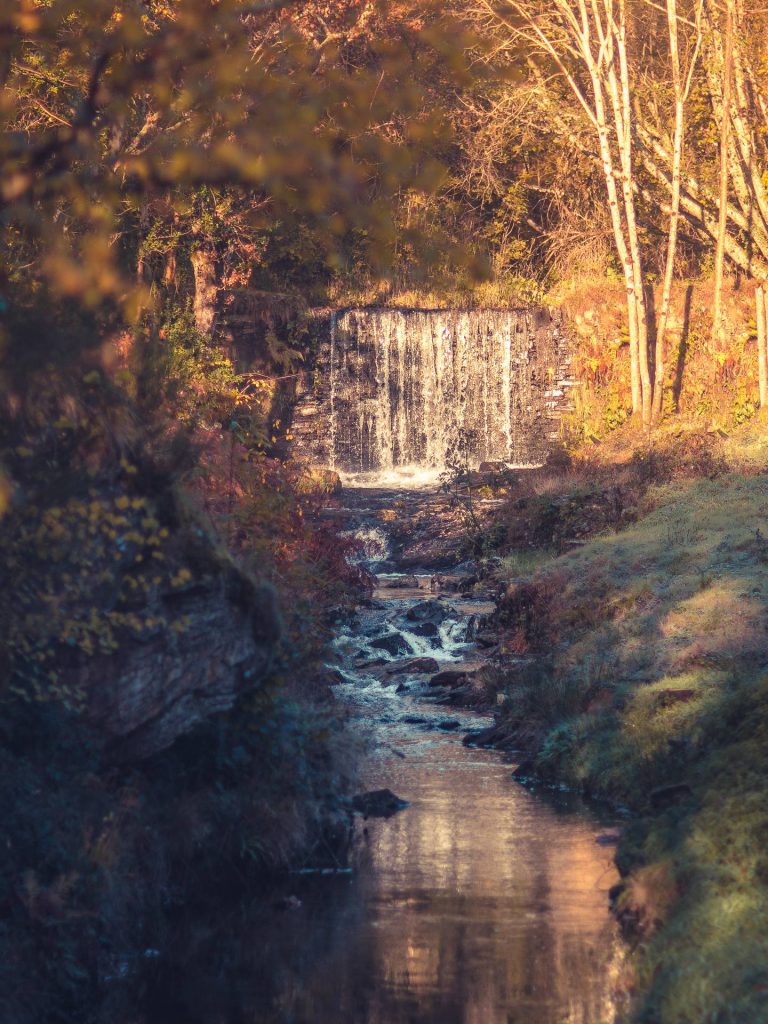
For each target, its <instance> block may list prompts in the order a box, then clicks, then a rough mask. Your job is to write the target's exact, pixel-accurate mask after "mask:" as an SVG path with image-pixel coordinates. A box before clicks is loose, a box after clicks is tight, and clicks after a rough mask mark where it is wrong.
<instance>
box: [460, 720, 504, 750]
mask: <svg viewBox="0 0 768 1024" xmlns="http://www.w3.org/2000/svg"><path fill="white" fill-rule="evenodd" d="M464 746H465V747H493V748H494V749H495V750H510V749H513V748H514V746H515V740H514V738H513V737H512V736H510V734H509V727H508V726H506V725H503V724H499V723H496V724H495V725H489V726H488V728H487V729H476V730H474V731H472V732H468V733H467V735H466V736H465V737H464Z"/></svg>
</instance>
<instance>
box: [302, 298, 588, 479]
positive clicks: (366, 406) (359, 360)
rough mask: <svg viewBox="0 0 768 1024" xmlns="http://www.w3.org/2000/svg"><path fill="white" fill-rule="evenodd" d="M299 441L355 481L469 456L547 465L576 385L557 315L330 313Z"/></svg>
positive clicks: (430, 467)
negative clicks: (569, 376) (455, 456)
mask: <svg viewBox="0 0 768 1024" xmlns="http://www.w3.org/2000/svg"><path fill="white" fill-rule="evenodd" d="M325 323H326V324H327V326H326V328H325V334H324V340H322V332H320V333H321V344H320V345H319V355H318V358H317V363H316V366H315V370H314V374H313V376H312V379H311V382H310V383H309V386H308V387H307V386H306V384H305V387H304V390H303V392H302V393H300V395H299V401H298V403H297V406H296V408H295V410H294V424H293V428H292V429H293V434H294V436H295V437H296V438H297V442H296V443H297V445H298V447H299V448H300V449H303V450H304V453H305V454H308V455H309V456H310V457H311V458H312V459H313V460H314V461H316V462H319V463H321V464H323V465H326V466H331V467H333V468H336V469H338V470H339V471H341V472H342V473H345V474H360V473H362V474H377V475H378V476H379V477H386V475H387V474H388V473H392V472H393V471H398V470H402V469H404V468H406V467H407V468H410V469H411V470H416V471H426V472H429V471H439V470H440V469H442V468H443V467H444V466H445V465H446V462H447V461H448V460H449V459H450V456H451V454H452V453H456V452H457V451H461V452H462V453H463V456H466V458H467V461H468V462H469V464H470V465H475V466H476V465H477V464H478V463H480V462H482V461H499V462H506V463H512V464H526V463H535V462H540V461H542V460H543V459H544V458H545V457H546V454H547V451H548V450H549V446H550V444H551V442H552V439H553V437H556V436H557V427H558V419H559V416H560V414H561V411H562V407H563V405H564V404H565V403H564V395H565V393H566V389H567V387H568V385H569V384H570V381H568V380H567V379H566V378H567V366H568V359H567V352H566V346H565V343H564V341H563V337H562V333H561V331H560V324H559V320H558V319H557V318H556V317H553V316H552V314H551V313H550V312H549V311H547V310H542V309H538V310H471V311H469V310H394V309H366V310H346V311H342V312H334V313H331V314H330V315H328V314H326V315H325Z"/></svg>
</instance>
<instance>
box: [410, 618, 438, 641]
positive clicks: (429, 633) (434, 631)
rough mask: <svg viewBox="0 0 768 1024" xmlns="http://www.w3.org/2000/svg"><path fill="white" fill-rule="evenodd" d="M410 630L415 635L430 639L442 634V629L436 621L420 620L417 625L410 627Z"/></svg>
mask: <svg viewBox="0 0 768 1024" xmlns="http://www.w3.org/2000/svg"><path fill="white" fill-rule="evenodd" d="M408 632H409V633H413V635H414V636H423V637H425V638H426V639H428V640H432V639H434V638H435V637H438V636H439V635H440V630H439V629H438V628H437V626H436V625H435V623H434V622H420V623H419V624H418V625H417V626H413V628H411V629H409V630H408Z"/></svg>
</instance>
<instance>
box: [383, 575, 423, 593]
mask: <svg viewBox="0 0 768 1024" xmlns="http://www.w3.org/2000/svg"><path fill="white" fill-rule="evenodd" d="M376 582H377V585H378V587H379V589H380V590H418V589H419V580H418V577H416V576H379V577H378V578H377V581H376Z"/></svg>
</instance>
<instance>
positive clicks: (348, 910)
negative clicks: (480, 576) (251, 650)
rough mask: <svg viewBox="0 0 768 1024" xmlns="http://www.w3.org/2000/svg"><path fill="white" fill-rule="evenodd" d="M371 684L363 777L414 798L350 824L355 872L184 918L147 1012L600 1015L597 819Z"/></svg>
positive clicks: (605, 925)
mask: <svg viewBox="0 0 768 1024" xmlns="http://www.w3.org/2000/svg"><path fill="white" fill-rule="evenodd" d="M373 696H375V697H376V699H375V700H374V699H370V701H369V702H368V705H367V710H368V711H371V712H373V711H374V710H375V711H376V713H377V714H378V715H379V716H381V717H383V718H384V719H387V718H389V719H390V721H389V722H387V721H385V722H384V724H383V725H382V726H380V727H379V739H380V746H379V748H378V752H377V755H376V756H375V757H374V758H373V759H372V762H371V764H370V766H369V769H368V774H369V781H370V783H371V785H376V786H389V787H390V788H391V789H392V790H394V791H395V792H396V793H397V794H398V795H399V796H401V797H403V798H405V799H407V800H408V801H409V802H410V806H409V807H408V808H407V809H405V810H403V811H401V812H399V813H398V814H396V815H395V816H393V817H392V818H389V819H387V820H381V819H376V820H369V821H367V822H365V823H363V822H361V823H360V825H359V829H360V844H359V850H358V853H357V858H356V864H355V868H354V871H353V872H352V873H351V874H347V875H344V874H342V875H326V876H317V875H313V876H307V875H296V876H295V884H293V885H292V886H290V887H289V888H288V889H286V890H284V892H285V893H287V894H289V895H290V896H292V897H295V900H291V901H290V904H294V903H296V902H297V901H300V903H301V905H300V906H295V908H294V909H271V910H269V911H265V910H264V909H263V907H261V906H259V905H258V904H257V905H256V906H254V907H253V908H249V907H248V906H247V905H246V906H243V907H242V908H239V909H238V910H237V911H235V912H230V913H229V915H228V917H227V918H225V919H223V920H220V921H217V922H216V923H215V925H213V926H211V925H210V924H209V925H206V926H201V925H199V924H198V925H197V931H195V929H191V930H187V931H185V933H184V935H183V941H182V942H181V945H180V947H179V960H178V962H176V963H172V964H168V965H166V967H165V968H164V969H162V970H161V972H160V977H159V978H158V979H157V981H158V988H156V989H155V991H154V993H153V994H151V995H150V1000H149V1003H150V1013H149V1016H148V1018H147V1020H148V1022H149V1024H160V1022H167V1024H171V1022H174V1024H182V1022H189V1024H192V1022H194V1024H198V1022H199V1024H235V1022H237V1024H240V1022H242V1024H245V1022H248V1024H257V1022H258V1024H261V1022H274V1024H512V1022H517V1024H566V1022H567V1024H608V1022H611V1021H613V1020H614V1010H613V999H612V995H613V993H612V988H613V980H614V977H615V975H616V973H617V970H618V966H619V962H620V957H621V946H620V943H619V940H618V938H617V936H616V932H615V926H614V923H613V921H612V920H611V918H610V916H609V913H608V902H607V892H608V889H609V888H610V886H611V885H612V884H613V883H614V882H615V880H616V875H615V869H614V868H613V866H612V849H611V848H610V847H605V846H602V845H600V844H599V843H597V842H596V837H597V836H598V835H599V834H600V833H602V832H604V831H605V829H606V826H607V825H609V824H610V821H608V820H606V819H604V818H603V819H602V820H600V818H599V817H598V816H597V815H596V813H595V812H594V811H593V810H589V809H586V808H584V806H583V805H581V804H580V803H579V802H578V801H576V800H575V798H572V797H568V796H567V795H565V794H558V795H557V796H555V797H552V796H551V795H538V794H534V793H530V792H528V791H527V790H526V789H524V788H523V787H521V786H519V785H517V784H516V783H514V782H513V781H512V780H511V778H510V766H509V765H506V764H504V763H502V761H501V760H500V758H499V756H498V755H496V754H494V753H490V752H485V751H478V750H473V749H471V748H466V747H463V746H462V744H461V741H460V738H459V737H458V736H457V735H456V734H454V733H451V734H444V733H442V732H437V731H423V730H424V728H425V727H424V726H418V725H408V724H405V723H402V722H401V721H398V719H400V718H401V717H402V715H403V714H404V713H405V711H410V712H411V713H413V712H414V711H415V710H417V708H416V707H415V706H413V705H411V706H408V705H405V706H401V704H400V701H401V698H397V701H398V704H397V705H396V708H395V709H393V707H392V705H393V703H394V701H395V699H396V698H394V696H390V695H388V694H381V693H379V694H374V695H372V697H373ZM408 703H409V704H410V702H408ZM387 708H388V709H389V710H387ZM393 711H394V713H393ZM427 714H428V715H429V717H430V718H431V719H432V721H435V720H437V719H439V717H440V716H441V715H442V717H443V718H448V717H449V716H448V714H447V712H437V713H436V712H435V709H432V708H430V709H429V710H428V712H427ZM456 717H457V716H456V714H455V712H453V711H452V712H451V715H450V718H451V719H453V720H455V718H456ZM458 717H462V718H466V717H467V716H466V713H465V714H463V715H460V716H458ZM391 748H394V750H396V751H398V753H394V751H393V749H391ZM399 755H405V756H399ZM364 830H365V831H364Z"/></svg>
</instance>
